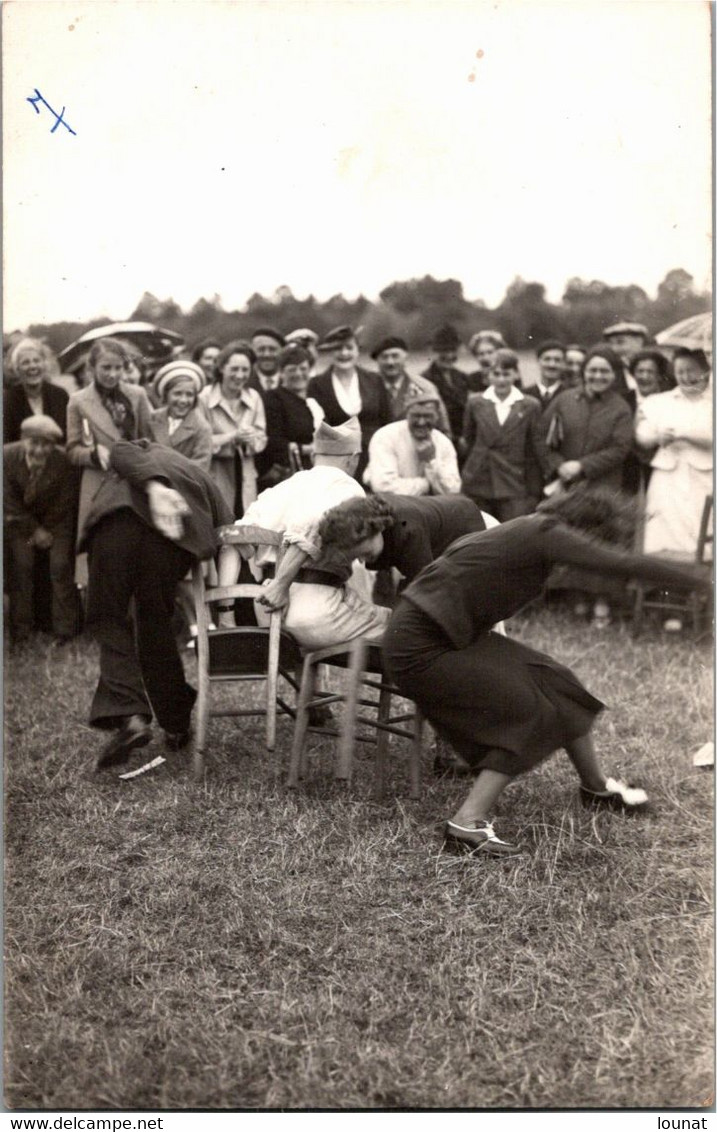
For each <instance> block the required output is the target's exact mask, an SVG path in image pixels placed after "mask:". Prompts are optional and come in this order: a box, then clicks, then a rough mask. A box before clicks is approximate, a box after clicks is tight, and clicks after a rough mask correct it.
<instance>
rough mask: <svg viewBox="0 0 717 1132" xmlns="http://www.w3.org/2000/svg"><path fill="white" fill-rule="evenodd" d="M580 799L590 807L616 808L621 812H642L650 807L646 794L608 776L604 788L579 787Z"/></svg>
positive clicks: (637, 788)
mask: <svg viewBox="0 0 717 1132" xmlns="http://www.w3.org/2000/svg"><path fill="white" fill-rule="evenodd" d="M580 801H581V802H582V804H583V805H584V806H587V807H589V808H590V809H607V810H618V811H619V812H620V813H623V814H641V813H642V814H644V813H645V811H646V810H648V809H649V808H650V803H649V800H648V797H647V794H646V793H645V791H644V790H641V789H640V788H639V787H637V786H628V785H627V783H625V782H621V781H620V780H619V779H617V778H608V779H607V781H606V783H605V789H604V790H599V791H598V790H588V788H587V786H581V787H580Z"/></svg>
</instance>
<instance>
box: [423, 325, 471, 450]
mask: <svg viewBox="0 0 717 1132" xmlns="http://www.w3.org/2000/svg"><path fill="white" fill-rule="evenodd" d="M460 344H461V340H460V338H459V337H458V334H457V333H456V331H455V330H454V328H453V327H452V326H443V327H441V329H440V330H438V331H436V333H435V335H434V337H433V343H432V346H433V353H434V357H433V361H432V362H431V364H430V366H429V367H428V369H427V370H424V372H423V375H422V376H423V377H426V378H428V380H429V381H431V382H433V384H434V385H435V387H436V389H437V390H438V392H439V393H440V395H441V399H442V401H443V404H444V405H445V407H446V411H447V412H448V420H449V421H450V425H451V433H452V436H453V440H454V442H455V443H456V445H458V441H459V440H460V438H461V436H462V435H463V414H464V412H465V407H466V401H467V400H468V394H469V393H470V382H469V381H468V376H467V374H465V373H463V370H460V369H458V368H457V367H456V362H457V361H458V350H459V348H460Z"/></svg>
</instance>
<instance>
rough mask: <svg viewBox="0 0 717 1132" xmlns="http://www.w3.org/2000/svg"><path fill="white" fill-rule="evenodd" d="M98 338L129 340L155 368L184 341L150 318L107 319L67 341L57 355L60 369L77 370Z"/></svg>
mask: <svg viewBox="0 0 717 1132" xmlns="http://www.w3.org/2000/svg"><path fill="white" fill-rule="evenodd" d="M100 338H119V339H121V340H122V341H125V342H131V343H132V345H134V346H136V347H137V349H138V350H139V352H140V353H141V354H142V356H143V357H144V358H146V359H147V361H148V362H149V366H150V369H152V370H155V369H158V368H159V366H161V365H163V363H164V362H169V361H171V360H172V358H173V357H174V355H175V353H176V351H177V350H178V349H181V347H182V346H183V345H184V338H183V337H182V335H181V334H177V332H176V331H174V330H163V329H162V328H161V327H160V326H154V324H153V323H151V322H110V323H108V325H107V326H97V327H96V328H95V329H94V330H88V331H87V333H86V334H83V335H82V336H81V337H80V338H78V339H77V340H76V341H75V342H72V343H70V345H69V346H66V347H65V349H64V350H63V351H62V353H61V354H60V355H59V357H58V361H59V363H60V367H61V369H62V372H63V373H72V374H77V373H79V371H80V370H81V369H82V367H83V365H84V364H85V361H86V359H87V355H88V354H89V352H90V349H91V347H92V345H93V343H94V342H97V340H98V339H100Z"/></svg>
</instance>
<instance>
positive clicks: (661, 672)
mask: <svg viewBox="0 0 717 1132" xmlns="http://www.w3.org/2000/svg"><path fill="white" fill-rule="evenodd" d="M512 629H513V632H515V633H516V634H517V635H519V636H520V637H522V638H523V639H525V640H527V641H529V642H530V643H532V644H535V645H536V647H538V648H542V649H545V650H546V651H548V652H552V653H554V654H555V655H557V656H558V657H559V658H560V659H561V660H563V661H564V662H566V663H567V664H569V665H571V666H572V667H574V669H575V670H576V671H577V672H578V674H579V675H580V676H581V677H582V678H583V680H584V681H585V682H586V684H587V685H588V687H589V688H590V689H591V690H593V691H594V692H595V693H596V694H597V695H599V696H601V697H602V698H603V699H605V700H606V701H607V702H608V704H609V705H610V710H609V711H608V712H606V713H605V714H604V716H603V717H602V718H601V720H600V722H599V724H598V731H597V735H598V738H599V741H600V746H601V748H602V750H603V752H604V761H605V764H606V766H607V768H608V769H609V770H610V772H613V773H620V774H622V775H624V776H626V777H628V778H629V779H631V780H633V781H635V782H638V783H640V784H643V785H645V786H646V787H647V788H648V789H649V791H650V793H651V795H652V796H653V798H654V803H655V812H654V814H653V815H651V816H646V817H643V818H637V817H636V818H632V819H626V818H622V817H619V816H615V815H610V814H604V813H600V814H598V815H597V816H594V815H590V814H589V813H587V812H586V811H584V810H582V809H581V808H580V807H579V805H578V804H577V801H576V790H575V779H574V777H573V774H572V772H571V769H570V767H569V764H568V762H567V759H566V757H565V756H564V755H562V754H561V755H558V756H556V757H554V758H553V759H552V760H550V761H549V762H548V763H546V764H544V765H543V766H542V767H541V768H539V770H538V771H536V772H534V773H533V774H531V775H528V776H526V777H525V778H523V779H521V780H519V781H518V782H517V783H515V784H514V785H513V786H512V787H511V788H510V790H509V791H507V792H506V794H505V795H504V796H503V799H501V805H500V811H499V813H498V814H497V826H498V833H499V834H501V833H502V834H503V835H504V836H506V837H508V838H510V839H514V838H520V839H521V840H522V842H523V843H524V845H525V847H526V849H527V850H528V852H527V854H526V855H525V856H524V857H522V858H520V859H517V860H515V861H511V862H505V861H491V860H481V861H478V862H471V861H467V860H464V859H459V858H455V857H451V856H448V855H446V854H444V853H442V852H441V844H442V836H441V821H442V819H443V818H444V817H445V816H447V814H448V813H449V812H450V811H451V809H452V808H453V807H454V806H455V803H456V800H457V798H458V797H459V796H460V793H461V790H462V786H461V784H460V783H457V782H451V781H448V780H441V781H436V780H434V779H433V778H432V777H431V776H430V774H429V773H427V775H426V779H427V781H426V786H425V789H424V793H423V797H422V799H421V801H420V802H411V801H409V800H408V790H407V773H406V772H407V766H406V763H405V758H406V754H407V750H406V748H405V746H404V745H403V744H401V743H400V742H398V743H397V745H396V747H395V749H394V754H395V759H394V762H393V765H392V779H391V785H390V790H389V793H388V795H387V800H386V801H385V802H383V803H381V804H378V803H376V802H375V801H374V800H373V798H372V795H371V765H370V755H369V754H368V753H366V752H364V754H363V755H361V756H360V757H359V760H358V762H357V768H356V775H355V780H354V782H353V783H352V785H351V786H350V787H349V788H348V789H347V788H339V787H337V786H335V785H333V784H332V783H331V781H330V777H329V775H330V769H331V750H332V749H331V747H330V745H329V742H328V741H327V740H325V739H323V740H314V742H315V758H314V759H313V761H312V767H311V772H310V776H309V778H308V780H307V782H306V784H305V786H304V787H303V788H302V789H301V790H300V791H297V792H295V793H289V792H287V790H286V789H285V788H284V786H283V785H282V773H283V768H284V767H285V765H286V761H287V757H288V746H289V741H290V725H289V724H288V722H285V723H281V724H280V728H279V743H278V747H277V751H276V753H275V754H274V755H272V756H267V755H266V753H265V752H264V751H263V749H262V743H261V724H260V721H258V720H257V721H256V722H254V721H248V722H246V721H244V722H243V723H234V722H232V721H217V722H215V723H214V724H213V726H212V732H211V734H212V737H213V751H212V754H211V757H210V759H209V760H208V773H207V778H206V783H205V785H204V786H203V787H202V788H197V787H196V786H194V785H192V783H191V780H190V778H189V775H188V760H187V757H186V756H174V758H173V759H171V760H170V761H168V762H167V764H165V766H164V767H162V768H160V769H159V770H158V771H155V772H153V773H151V774H147V775H145V776H143V777H141V778H138V779H135V780H134V781H130V782H120V781H118V779H116V778H115V777H113V776H111V775H104V776H98V775H95V774H94V773H93V769H92V768H93V761H94V757H95V755H96V753H97V750H98V748H99V746H100V744H101V737H100V736H98V735H97V734H96V733H94V732H92V731H91V730H90V729H89V728H88V727H87V726H86V722H85V720H86V717H87V709H88V706H89V699H90V695H91V691H92V687H93V682H94V678H95V675H96V670H95V665H96V653H95V650H94V647H93V646H92V645H91V644H89V643H87V642H85V641H80V642H78V643H77V644H75V645H73V646H71V647H70V648H69V649H67V650H65V651H62V652H60V653H53V652H51V651H49V650H47V649H46V647H42V646H37V647H36V649H35V650H34V651H29V650H28V651H25V652H19V653H12V654H11V655H10V658H9V661H8V663H7V665H6V685H5V695H6V721H5V723H6V759H5V767H6V770H5V773H6V810H5V860H6V877H5V952H6V967H5V977H6V986H5V1018H6V1069H5V1103H6V1104H7V1105H8V1106H9V1107H10V1108H30V1109H74V1108H80V1109H82V1108H84V1109H96V1108H109V1109H114V1108H116V1109H136V1108H140V1109H141V1108H145V1109H150V1110H154V1109H165V1110H171V1109H178V1108H192V1107H202V1108H208V1109H224V1108H250V1109H251V1108H279V1107H284V1108H303V1107H324V1108H388V1109H391V1108H406V1107H425V1108H429V1109H430V1108H441V1107H448V1108H453V1107H457V1108H463V1107H479V1108H488V1109H492V1108H499V1107H504V1108H518V1109H520V1108H524V1107H528V1106H537V1107H549V1108H559V1109H563V1108H572V1107H579V1106H585V1107H595V1108H615V1107H617V1108H620V1107H629V1106H636V1107H653V1106H654V1107H658V1108H661V1109H665V1108H670V1107H677V1108H685V1107H691V1106H701V1105H709V1104H711V1103H712V1100H711V1098H712V1096H713V985H712V983H713V980H712V942H713V920H712V910H711V895H712V890H713V878H712V854H713V840H712V838H713V827H712V789H713V787H712V776H711V774H710V773H709V772H705V771H698V770H695V769H693V767H692V765H691V755H692V752H693V751H694V750H695V749H696V748H697V747H698V746H700V745H701V744H702V743H703V742H704V741H705V740H706V739H707V738H708V737H710V736H711V729H712V721H711V705H712V697H711V689H710V683H711V672H712V655H711V651H710V649H709V648H708V647H707V646H695V645H693V644H691V643H690V642H689V641H682V640H672V639H661V638H660V637H658V636H656V635H653V636H649V635H647V636H645V637H644V638H642V639H640V640H639V641H638V642H635V641H633V640H632V639H631V637H630V636H629V633H628V632H627V630H626V629H625V628H624V627H621V626H614V627H611V628H610V629H608V630H606V631H605V632H604V633H602V634H599V635H598V634H594V633H592V632H591V630H590V629H589V628H588V627H587V626H585V625H579V624H577V623H576V622H574V621H573V620H571V619H570V618H569V617H568V616H567V615H565V614H562V613H560V612H553V613H548V612H546V611H545V610H539V611H538V612H537V613H534V614H532V615H531V616H530V617H529V618H526V619H523V620H521V621H520V622H519V623H518V624H517V625H513V627H512ZM188 663H189V666H190V669H191V662H188ZM224 694H228V693H227V692H226V691H225V693H224ZM241 694H243V695H246V694H247V692H246V690H245V691H244V692H243V693H241ZM155 746H156V752H155ZM160 750H161V747H160V743H159V738H158V739H157V741H156V743H155V744H153V747H152V748H149V749H148V751H145V752H142V753H141V758H140V756H139V755H138V756H136V758H137V761H144V760H145V758H146V756H147V754H148V753H159V752H160ZM429 758H430V755H429V754H428V753H427V766H428V760H429Z"/></svg>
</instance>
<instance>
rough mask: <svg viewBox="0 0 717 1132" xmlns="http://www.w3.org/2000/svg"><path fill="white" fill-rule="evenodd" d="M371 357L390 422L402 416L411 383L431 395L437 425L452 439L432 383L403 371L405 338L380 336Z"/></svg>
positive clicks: (398, 419)
mask: <svg viewBox="0 0 717 1132" xmlns="http://www.w3.org/2000/svg"><path fill="white" fill-rule="evenodd" d="M371 357H372V358H373V360H374V361H375V362H376V363H377V365H378V372H379V374H380V376H381V378H382V380H383V383H384V385H385V386H386V392H387V393H388V399H389V403H390V406H391V419H392V420H394V421H400V420H403V419H404V417H405V416H406V398H407V397H408V393H409V390H410V388H411V386H415V387H417V388H418V389H421V390H423V391H424V392H426V393H430V394H431V395H432V396H433V397H434V398H435V400H436V403H437V405H438V427H439V428H440V430H441V432H445V434H446V436H448V437H450V439H451V440H452V439H453V437H452V436H451V425H450V421H449V420H448V413H447V412H446V406H445V405H444V404H443V400H442V398H441V395H440V393H439V392H438V390H437V389H436V387H435V385H434V384H433V382H432V381H429V380H428V378H427V377H410V376H409V375H408V374H407V373H406V358H407V357H408V346H407V344H406V342H405V340H404V339H403V338H397V337H389V338H384V339H383V340H382V341H381V342H379V344H378V346H376V348H375V349H374V350H373V351H372V353H371Z"/></svg>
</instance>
